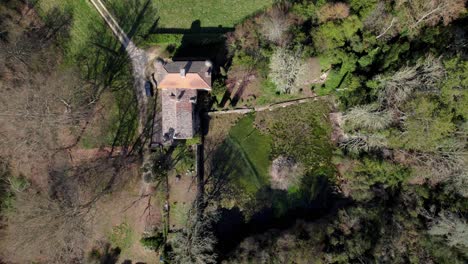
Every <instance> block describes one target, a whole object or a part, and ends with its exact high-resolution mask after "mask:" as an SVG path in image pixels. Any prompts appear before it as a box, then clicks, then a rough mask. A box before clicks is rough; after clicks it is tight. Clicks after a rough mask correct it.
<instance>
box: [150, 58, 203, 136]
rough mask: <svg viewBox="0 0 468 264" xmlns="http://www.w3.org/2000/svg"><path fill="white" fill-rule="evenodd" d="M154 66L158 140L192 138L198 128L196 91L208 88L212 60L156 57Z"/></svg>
mask: <svg viewBox="0 0 468 264" xmlns="http://www.w3.org/2000/svg"><path fill="white" fill-rule="evenodd" d="M154 66H155V69H156V72H155V74H154V80H155V82H156V88H157V89H158V90H159V94H160V96H161V106H162V107H161V109H162V110H161V113H162V117H161V123H162V124H161V131H162V132H161V143H163V144H169V143H171V142H172V141H173V140H176V139H190V138H193V137H194V136H195V134H196V133H197V131H198V128H199V119H198V115H197V113H196V112H197V111H196V104H197V96H198V91H200V90H204V91H211V73H212V64H211V62H209V61H162V60H157V61H156V62H155V65H154Z"/></svg>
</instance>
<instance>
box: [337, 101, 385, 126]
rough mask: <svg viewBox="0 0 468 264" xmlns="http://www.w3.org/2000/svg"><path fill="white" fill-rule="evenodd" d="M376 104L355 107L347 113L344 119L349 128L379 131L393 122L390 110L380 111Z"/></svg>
mask: <svg viewBox="0 0 468 264" xmlns="http://www.w3.org/2000/svg"><path fill="white" fill-rule="evenodd" d="M378 108H379V106H378V105H375V104H370V105H361V106H356V107H353V108H352V109H351V110H350V111H348V112H347V113H346V114H345V115H343V121H344V122H345V126H346V128H347V129H348V130H359V129H364V130H367V131H377V130H382V129H385V128H387V127H388V126H389V125H390V124H391V123H392V115H391V113H390V112H388V111H385V110H383V111H379V109H378Z"/></svg>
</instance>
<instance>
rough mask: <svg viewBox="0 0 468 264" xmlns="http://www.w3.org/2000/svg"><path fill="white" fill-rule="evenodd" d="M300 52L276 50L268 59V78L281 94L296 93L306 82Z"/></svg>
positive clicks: (304, 66) (305, 71)
mask: <svg viewBox="0 0 468 264" xmlns="http://www.w3.org/2000/svg"><path fill="white" fill-rule="evenodd" d="M301 55H302V52H301V51H300V50H296V51H291V50H288V49H286V48H277V49H276V50H275V52H274V53H273V55H272V56H271V59H270V75H269V77H270V78H271V80H272V81H273V83H274V84H275V85H276V88H277V90H278V91H279V92H281V93H291V92H297V91H298V90H299V89H300V88H301V87H302V86H303V85H304V84H305V83H306V80H307V74H308V71H307V67H306V66H307V64H306V63H305V62H304V61H303V59H302V56H301Z"/></svg>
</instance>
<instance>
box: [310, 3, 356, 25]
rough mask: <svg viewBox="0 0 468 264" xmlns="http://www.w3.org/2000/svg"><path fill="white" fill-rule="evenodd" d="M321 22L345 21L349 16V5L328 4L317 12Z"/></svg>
mask: <svg viewBox="0 0 468 264" xmlns="http://www.w3.org/2000/svg"><path fill="white" fill-rule="evenodd" d="M317 16H318V19H319V21H320V22H326V21H328V20H337V19H343V18H346V17H348V16H349V5H347V4H346V3H342V2H337V3H327V4H325V5H324V6H323V7H322V8H320V10H319V11H318V12H317Z"/></svg>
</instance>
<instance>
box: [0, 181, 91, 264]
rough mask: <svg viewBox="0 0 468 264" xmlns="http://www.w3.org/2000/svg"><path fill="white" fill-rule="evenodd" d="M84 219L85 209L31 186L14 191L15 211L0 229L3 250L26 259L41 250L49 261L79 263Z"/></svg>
mask: <svg viewBox="0 0 468 264" xmlns="http://www.w3.org/2000/svg"><path fill="white" fill-rule="evenodd" d="M87 220H89V218H88V215H87V213H86V210H82V209H80V208H79V206H78V205H77V204H75V203H70V201H66V200H61V199H54V198H51V197H50V196H48V195H47V194H45V193H42V192H38V191H37V190H34V189H28V190H25V191H22V192H16V193H15V198H14V214H12V215H9V216H8V217H7V221H6V223H7V226H6V228H5V229H4V230H2V237H3V239H2V242H1V244H2V249H3V250H2V251H3V253H5V254H7V253H8V254H9V257H11V256H12V255H16V256H18V257H19V258H20V259H22V260H23V261H25V262H26V261H30V260H33V259H35V257H36V256H37V253H38V252H41V254H40V255H42V256H43V257H45V258H46V259H47V260H48V261H49V263H79V261H80V260H81V259H83V257H84V250H85V245H86V241H87V239H88V236H89V233H88V231H89V230H88V229H87V227H86V226H87ZM3 256H4V257H5V255H3Z"/></svg>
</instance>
